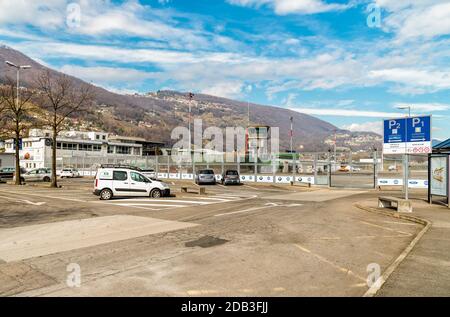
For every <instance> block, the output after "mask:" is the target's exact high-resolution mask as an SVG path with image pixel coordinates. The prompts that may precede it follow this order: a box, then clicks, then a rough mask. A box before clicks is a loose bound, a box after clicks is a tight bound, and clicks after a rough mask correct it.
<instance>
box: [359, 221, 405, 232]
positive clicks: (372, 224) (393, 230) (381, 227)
mask: <svg viewBox="0 0 450 317" xmlns="http://www.w3.org/2000/svg"><path fill="white" fill-rule="evenodd" d="M360 222H361V223H363V224H365V225H368V226H372V227H376V228H380V229H384V230H388V231H392V232H397V233H401V234H403V235H405V236H412V234H411V233H408V232H404V231H400V230H395V229H392V228H386V227H383V226H379V225H376V224H374V223H370V222H366V221H360Z"/></svg>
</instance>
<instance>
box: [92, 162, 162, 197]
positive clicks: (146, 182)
mask: <svg viewBox="0 0 450 317" xmlns="http://www.w3.org/2000/svg"><path fill="white" fill-rule="evenodd" d="M94 195H97V196H100V199H101V200H110V199H111V198H113V197H151V198H160V197H164V196H170V187H169V185H167V184H166V183H164V182H161V181H157V180H150V179H149V178H147V177H146V176H144V175H143V174H142V173H141V172H139V171H138V170H135V169H131V168H100V169H98V171H97V174H96V175H95V184H94Z"/></svg>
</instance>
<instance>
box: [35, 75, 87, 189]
mask: <svg viewBox="0 0 450 317" xmlns="http://www.w3.org/2000/svg"><path fill="white" fill-rule="evenodd" d="M36 89H37V90H38V91H39V92H38V94H37V98H36V103H37V104H38V105H39V106H40V107H41V109H42V110H44V111H46V112H47V113H48V115H47V116H45V118H44V120H45V125H47V126H48V127H50V128H51V130H52V182H51V185H50V186H51V187H55V188H56V187H58V183H57V177H56V147H57V138H58V135H59V133H60V132H61V131H62V130H64V127H65V126H66V125H65V124H66V123H67V121H68V120H69V119H70V117H71V116H73V115H75V114H77V113H82V112H87V111H89V110H90V106H91V105H92V102H93V99H94V95H93V91H92V89H91V86H90V85H87V84H82V85H79V86H76V85H75V84H74V81H73V80H72V79H71V78H69V77H68V76H66V75H59V74H58V75H53V74H52V73H51V72H50V71H46V72H43V73H42V74H41V75H40V76H38V78H37V79H36Z"/></svg>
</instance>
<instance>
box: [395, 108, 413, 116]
mask: <svg viewBox="0 0 450 317" xmlns="http://www.w3.org/2000/svg"><path fill="white" fill-rule="evenodd" d="M397 109H401V110H406V109H408V117H411V106H398V107H397Z"/></svg>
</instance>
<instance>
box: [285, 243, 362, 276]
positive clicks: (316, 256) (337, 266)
mask: <svg viewBox="0 0 450 317" xmlns="http://www.w3.org/2000/svg"><path fill="white" fill-rule="evenodd" d="M294 245H295V246H296V247H297V248H298V249H300V250H302V251H303V252H305V253H308V254H311V255H312V256H314V257H315V258H317V259H319V260H320V261H322V262H324V263H326V264H328V265H330V266H332V267H334V268H335V269H337V270H338V271H341V272H342V273H345V274H347V275H351V276H353V277H355V278H357V279H359V280H361V281H364V282H366V279H365V278H363V277H361V276H359V275H358V274H355V273H353V272H352V271H351V270H349V269H346V268H344V267H341V266H339V265H337V264H335V263H333V262H331V261H330V260H328V259H326V258H324V257H323V256H321V255H318V254H315V253H313V252H312V251H311V250H308V249H307V248H305V247H303V246H301V245H300V244H298V243H296V244H294Z"/></svg>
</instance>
